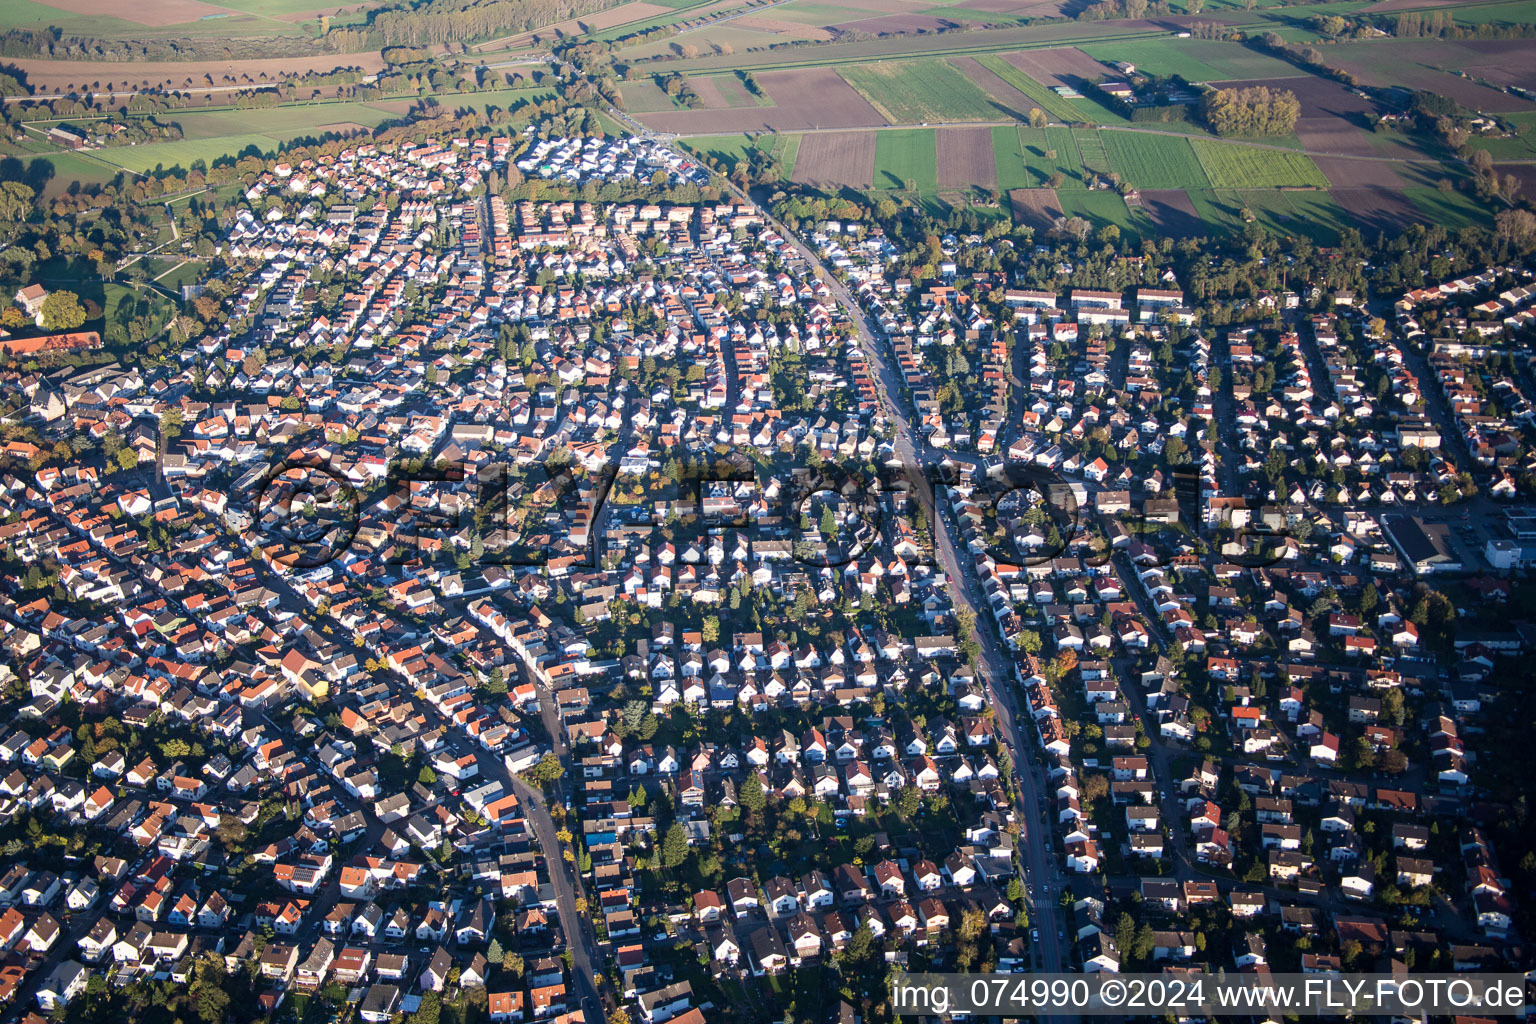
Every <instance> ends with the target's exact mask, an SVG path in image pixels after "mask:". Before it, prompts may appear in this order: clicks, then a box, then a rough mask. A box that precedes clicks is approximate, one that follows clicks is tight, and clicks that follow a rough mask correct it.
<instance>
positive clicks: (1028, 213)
mask: <svg viewBox="0 0 1536 1024" xmlns="http://www.w3.org/2000/svg"><path fill="white" fill-rule="evenodd" d="M1008 200H1009V202H1010V203H1011V204H1012V205H1013V219H1014V221H1015V222H1016V223H1019V224H1027V225H1029V226H1030V227H1032V228H1034V229H1035V230H1037V231H1040V230H1048V229H1049V228H1050V226H1051V225H1052V224H1053V223H1055V221H1056V218H1057V217H1060V216H1063V214H1062V208H1061V200H1060V198H1059V197H1058V196H1057V195H1056V193H1055V191H1053V190H1052V189H1048V188H1016V189H1014V190H1013V191H1012V192H1010V193H1008Z"/></svg>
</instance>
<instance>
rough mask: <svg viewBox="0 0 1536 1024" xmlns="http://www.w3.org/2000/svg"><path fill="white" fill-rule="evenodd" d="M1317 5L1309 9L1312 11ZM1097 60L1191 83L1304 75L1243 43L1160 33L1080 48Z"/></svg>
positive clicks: (1087, 44) (1084, 45) (1091, 44)
mask: <svg viewBox="0 0 1536 1024" xmlns="http://www.w3.org/2000/svg"><path fill="white" fill-rule="evenodd" d="M1312 10H1313V8H1310V7H1309V8H1307V12H1308V14H1310V13H1311V12H1312ZM1078 49H1080V50H1082V51H1083V52H1084V53H1086V54H1087V55H1088V56H1090V57H1093V58H1094V59H1096V60H1123V61H1129V62H1130V63H1132V64H1135V65H1136V70H1137V71H1144V72H1146V73H1147V74H1152V75H1179V76H1181V77H1183V78H1184V80H1185V81H1188V82H1213V81H1214V82H1219V81H1226V80H1228V79H1234V78H1287V77H1294V76H1296V75H1298V74H1301V72H1300V71H1298V70H1297V69H1296V68H1295V67H1294V66H1292V65H1290V64H1287V63H1285V62H1284V61H1282V60H1278V59H1276V58H1274V57H1270V56H1268V55H1266V54H1262V53H1258V52H1255V51H1254V50H1250V49H1248V48H1247V47H1245V46H1243V45H1242V44H1241V43H1227V42H1220V41H1217V40H1214V39H1179V38H1176V37H1174V36H1167V35H1164V36H1157V37H1155V38H1152V39H1127V40H1120V41H1116V42H1113V43H1084V44H1082V45H1081V46H1079V47H1078Z"/></svg>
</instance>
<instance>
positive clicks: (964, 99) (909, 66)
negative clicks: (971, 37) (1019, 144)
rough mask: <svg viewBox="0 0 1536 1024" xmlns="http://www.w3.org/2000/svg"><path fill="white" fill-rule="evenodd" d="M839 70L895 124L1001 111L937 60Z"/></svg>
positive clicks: (995, 116)
mask: <svg viewBox="0 0 1536 1024" xmlns="http://www.w3.org/2000/svg"><path fill="white" fill-rule="evenodd" d="M838 74H840V75H842V76H843V79H844V80H845V81H847V82H848V84H849V85H851V86H853V87H854V88H855V89H857V90H858V91H859V92H860V93H861V94H863V96H864V98H865V99H867V100H869V102H870V104H871V105H872V106H873V107H874V108H875V109H876V110H878V111H880V113H881V114H883V115H884V116H886V117H888V118H890V120H891V121H892V122H894V123H896V124H914V123H921V122H924V121H996V120H999V119H1000V118H1001V117H1002V116H1003V114H1002V112H1001V111H999V110H998V109H997V105H996V104H995V103H994V102H993V100H992V98H991V97H990V96H988V95H987V94H986V93H984V92H982V90H981V87H980V86H978V85H977V84H976V83H975V82H972V81H971V80H970V79H969V78H966V77H965V76H964V75H963V74H961V73H960V72H959V70H957V69H956V68H954V67H953V66H951V65H950V64H949V63H947V62H945V61H942V60H937V59H932V58H928V59H922V60H906V61H891V62H882V63H878V64H856V65H852V66H849V67H843V68H839V69H838Z"/></svg>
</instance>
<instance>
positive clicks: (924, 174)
mask: <svg viewBox="0 0 1536 1024" xmlns="http://www.w3.org/2000/svg"><path fill="white" fill-rule="evenodd" d="M908 183H912V184H914V185H915V186H916V188H917V190H918V191H920V192H933V191H935V190H936V189H937V188H938V187H939V156H938V150H937V149H936V148H935V132H934V130H933V129H932V128H906V129H896V130H888V131H883V132H880V133H879V135H878V136H877V137H876V139H875V187H876V188H906V187H907V185H908Z"/></svg>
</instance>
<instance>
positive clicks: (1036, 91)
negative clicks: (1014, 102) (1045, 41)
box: [976, 53, 1088, 121]
mask: <svg viewBox="0 0 1536 1024" xmlns="http://www.w3.org/2000/svg"><path fill="white" fill-rule="evenodd" d="M1022 56H1023V54H1020V53H1009V54H1004V55H1003V56H1001V57H995V56H992V55H991V54H987V55H985V56H981V57H977V58H976V62H977V63H978V64H980V65H981V66H982V67H984V68H986V69H987V70H988V71H991V72H993V73H994V74H996V75H997V77H999V78H1001V79H1002V80H1003V81H1005V82H1007V83H1008V84H1009V85H1011V86H1013V87H1014V88H1015V89H1017V90H1019V91H1020V92H1022V93H1023V94H1024V95H1026V96H1028V97H1029V98H1030V99H1032V100H1034V101H1035V102H1036V103H1038V104H1040V107H1041V108H1042V109H1043V110H1044V111H1045V112H1046V113H1047V114H1050V115H1051V116H1052V117H1054V118H1055V119H1056V120H1058V121H1086V120H1088V115H1087V114H1086V113H1084V111H1083V110H1082V108H1080V107H1078V106H1076V105H1075V104H1074V103H1073V102H1072V101H1071V100H1064V99H1062V98H1061V97H1060V96H1058V95H1056V94H1055V93H1054V92H1051V90H1050V89H1048V88H1046V87H1045V86H1044V85H1041V84H1040V83H1039V82H1038V81H1036V80H1035V79H1034V78H1031V77H1030V75H1029V72H1027V71H1025V70H1024V69H1023V68H1021V67H1019V66H1018V65H1017V63H1016V62H1015V58H1019V57H1022Z"/></svg>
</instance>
